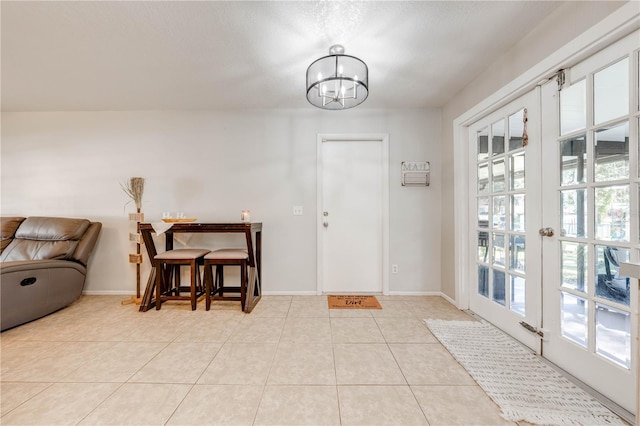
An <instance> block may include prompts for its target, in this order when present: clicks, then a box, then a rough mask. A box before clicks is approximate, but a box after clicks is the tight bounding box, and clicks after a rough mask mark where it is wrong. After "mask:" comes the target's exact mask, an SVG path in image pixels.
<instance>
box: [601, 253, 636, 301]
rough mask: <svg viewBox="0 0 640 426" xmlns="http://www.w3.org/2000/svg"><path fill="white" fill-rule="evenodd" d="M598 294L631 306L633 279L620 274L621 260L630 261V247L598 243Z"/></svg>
mask: <svg viewBox="0 0 640 426" xmlns="http://www.w3.org/2000/svg"><path fill="white" fill-rule="evenodd" d="M595 250H596V253H595V255H596V261H595V264H596V279H595V282H596V296H598V297H601V298H603V299H607V300H611V301H613V302H617V303H620V304H622V305H627V306H629V300H630V295H631V279H630V278H629V277H625V276H620V273H619V271H620V262H628V261H629V249H626V248H621V247H612V246H601V245H597V246H596V247H595Z"/></svg>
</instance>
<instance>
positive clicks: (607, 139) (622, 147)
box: [594, 123, 629, 182]
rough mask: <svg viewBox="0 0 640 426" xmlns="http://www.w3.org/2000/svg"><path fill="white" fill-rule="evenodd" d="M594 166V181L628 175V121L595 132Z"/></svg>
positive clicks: (620, 177)
mask: <svg viewBox="0 0 640 426" xmlns="http://www.w3.org/2000/svg"><path fill="white" fill-rule="evenodd" d="M594 143H595V147H594V157H595V159H594V168H595V173H594V175H595V180H596V182H605V181H610V180H617V179H626V178H628V177H629V123H622V124H619V125H617V126H613V127H610V128H608V129H603V130H598V131H597V132H596V133H595V140H594Z"/></svg>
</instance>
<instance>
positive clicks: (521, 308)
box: [476, 110, 526, 316]
mask: <svg viewBox="0 0 640 426" xmlns="http://www.w3.org/2000/svg"><path fill="white" fill-rule="evenodd" d="M523 117H524V113H523V110H520V111H518V112H516V113H515V114H512V115H510V116H508V117H505V118H503V119H501V120H498V121H496V122H494V123H492V124H491V126H489V127H485V128H483V129H482V130H481V131H479V132H478V133H477V141H476V146H477V150H478V151H477V163H476V164H477V173H478V174H477V181H478V183H477V185H478V186H477V195H476V207H477V218H478V223H477V231H476V233H477V257H476V263H477V269H478V288H477V292H478V294H479V295H481V296H483V297H485V298H487V299H489V300H491V301H493V302H495V303H496V304H498V305H500V306H503V307H505V308H507V309H510V310H511V311H513V312H515V313H516V314H518V315H522V316H524V314H525V285H526V280H525V257H524V250H525V239H524V236H525V216H524V207H525V185H524V179H525V171H524V158H525V148H523V147H522V131H523ZM518 122H519V124H518Z"/></svg>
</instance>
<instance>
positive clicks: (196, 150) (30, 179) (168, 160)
mask: <svg viewBox="0 0 640 426" xmlns="http://www.w3.org/2000/svg"><path fill="white" fill-rule="evenodd" d="M439 132H440V112H439V110H402V111H377V110H367V109H355V110H350V111H341V112H325V111H315V110H314V111H291V110H275V111H238V112H222V111H205V112H199V111H171V112H158V111H133V112H127V111H122V112H109V111H105V112H5V113H2V141H1V142H2V146H1V154H2V156H1V166H2V170H1V177H2V184H1V185H2V186H1V189H2V193H1V197H2V199H1V202H2V204H1V214H2V215H3V216H8V215H24V216H33V215H46V216H70V217H86V218H90V219H92V220H98V221H101V222H102V223H103V226H104V227H103V231H102V234H101V237H100V239H99V241H98V245H97V249H96V252H95V253H94V255H93V257H92V259H91V262H90V265H89V274H88V277H87V282H86V285H85V292H86V293H92V294H105V293H114V294H131V293H133V292H134V289H135V267H134V266H133V265H131V264H129V263H128V253H130V252H133V250H134V245H133V244H132V243H129V241H128V233H129V232H130V231H134V230H135V224H134V223H131V222H129V221H128V218H127V213H128V212H132V211H135V206H133V204H129V205H126V207H125V204H126V203H127V202H128V201H129V199H128V198H127V196H126V194H125V193H124V192H123V191H122V189H121V187H120V184H121V183H124V182H126V181H127V180H128V179H129V178H130V177H131V176H142V177H144V178H145V179H146V186H145V194H144V199H143V211H144V212H145V214H146V219H147V220H152V221H153V220H159V219H160V217H161V214H162V212H163V211H183V212H185V213H186V214H187V215H188V216H193V217H197V218H198V219H199V220H201V221H236V220H238V219H239V214H240V210H242V209H250V210H251V216H252V219H253V220H255V221H262V222H263V223H264V231H263V286H264V287H263V288H264V291H265V293H268V292H288V293H305V292H306V293H311V292H315V290H316V214H315V212H316V135H317V134H318V133H388V134H389V136H390V197H389V199H390V262H391V263H397V264H398V265H399V269H400V273H399V274H397V275H391V276H390V281H389V284H390V291H391V292H400V293H404V292H407V293H412V292H439V291H440V287H441V283H440V262H441V259H440V237H441V235H440V224H441V217H440V211H441V210H440V203H441V192H440V182H441V179H440V173H441V167H440V135H439ZM425 160H426V161H430V162H431V173H432V178H431V186H430V187H429V188H404V187H401V185H400V162H401V161H425ZM294 205H301V206H303V207H304V215H303V216H295V217H294V216H293V215H292V207H293V206H294ZM211 238H215V237H212V236H211V235H209V236H202V235H196V236H194V237H193V238H192V240H191V242H190V244H192V245H204V246H217V245H219V244H223V242H220V241H218V240H216V241H218V242H215V243H214V242H213V241H212V239H211ZM161 241H162V239H159V240H158V242H160V243H161ZM231 243H233V241H228V240H227V241H225V242H224V244H231ZM147 271H148V260H147V259H146V256H145V265H144V267H143V283H142V286H143V288H144V284H145V283H146V276H147Z"/></svg>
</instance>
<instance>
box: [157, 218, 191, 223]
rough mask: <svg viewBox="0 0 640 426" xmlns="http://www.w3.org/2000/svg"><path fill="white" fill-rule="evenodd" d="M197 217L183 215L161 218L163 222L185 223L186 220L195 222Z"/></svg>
mask: <svg viewBox="0 0 640 426" xmlns="http://www.w3.org/2000/svg"><path fill="white" fill-rule="evenodd" d="M196 220H197V219H196V218H195V217H183V218H181V219H162V221H163V222H165V223H187V222H195V221H196Z"/></svg>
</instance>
